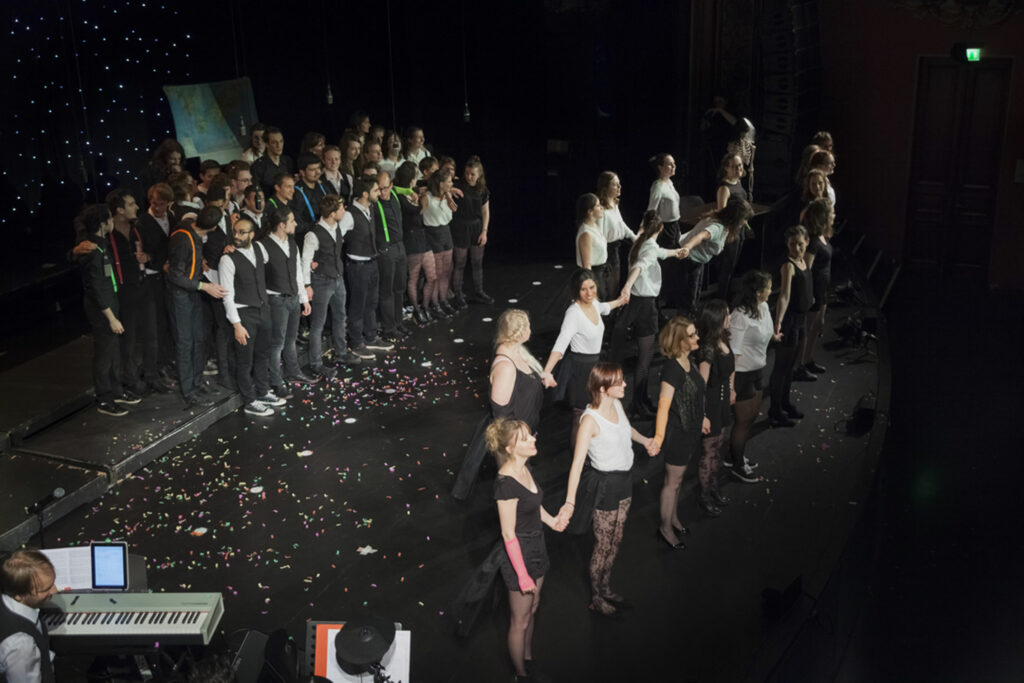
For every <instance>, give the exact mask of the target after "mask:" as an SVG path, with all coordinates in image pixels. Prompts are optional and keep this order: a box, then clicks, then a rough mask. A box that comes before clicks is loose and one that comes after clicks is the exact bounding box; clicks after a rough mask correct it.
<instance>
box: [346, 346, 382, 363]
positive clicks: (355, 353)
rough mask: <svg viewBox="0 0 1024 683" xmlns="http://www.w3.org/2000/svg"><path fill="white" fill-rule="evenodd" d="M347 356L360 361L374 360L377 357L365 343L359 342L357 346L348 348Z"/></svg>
mask: <svg viewBox="0 0 1024 683" xmlns="http://www.w3.org/2000/svg"><path fill="white" fill-rule="evenodd" d="M349 356H352V357H355V358H358V359H359V360H360V362H361V361H364V360H374V359H376V358H377V356H376V354H374V353H373V351H371V350H370V349H369V347H368V346H367V345H366V344H360V345H359V346H356V347H353V348H351V349H349Z"/></svg>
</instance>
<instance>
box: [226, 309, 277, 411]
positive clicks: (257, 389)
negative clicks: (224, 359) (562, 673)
mask: <svg viewBox="0 0 1024 683" xmlns="http://www.w3.org/2000/svg"><path fill="white" fill-rule="evenodd" d="M238 317H239V318H241V322H242V327H244V328H245V331H246V332H248V333H249V338H248V339H246V340H245V345H244V346H243V345H242V344H239V343H238V340H237V339H233V340H232V342H231V350H232V355H234V357H235V382H237V383H238V392H239V393H240V394H242V399H243V400H244V401H245V402H246V403H252V402H253V401H256V400H258V399H259V397H260V396H264V395H265V394H266V393H267V392H268V391H270V341H271V326H270V307H269V306H259V307H256V306H245V307H244V308H239V309H238ZM232 327H233V326H232Z"/></svg>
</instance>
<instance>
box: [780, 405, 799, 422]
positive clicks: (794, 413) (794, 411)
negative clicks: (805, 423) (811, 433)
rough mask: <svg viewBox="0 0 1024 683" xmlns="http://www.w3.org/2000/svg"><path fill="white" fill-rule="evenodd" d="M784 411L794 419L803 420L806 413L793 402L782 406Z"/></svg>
mask: <svg viewBox="0 0 1024 683" xmlns="http://www.w3.org/2000/svg"><path fill="white" fill-rule="evenodd" d="M782 412H784V413H785V414H786V415H787V416H788V417H789V418H790V419H792V420H802V419H804V414H803V413H801V412H800V409H799V408H797V407H796V406H795V405H793V404H792V403H789V404H786V405H784V406H782Z"/></svg>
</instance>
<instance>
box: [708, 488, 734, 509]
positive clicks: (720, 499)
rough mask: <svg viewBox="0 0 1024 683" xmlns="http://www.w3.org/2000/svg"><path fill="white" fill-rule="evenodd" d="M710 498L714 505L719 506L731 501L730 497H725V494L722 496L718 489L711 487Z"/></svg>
mask: <svg viewBox="0 0 1024 683" xmlns="http://www.w3.org/2000/svg"><path fill="white" fill-rule="evenodd" d="M711 500H713V501H714V502H715V504H716V505H719V506H721V507H725V506H726V505H728V504H729V503H731V502H732V499H731V498H726V497H725V496H723V495H722V493H721V492H720V491H719V490H718V489H711Z"/></svg>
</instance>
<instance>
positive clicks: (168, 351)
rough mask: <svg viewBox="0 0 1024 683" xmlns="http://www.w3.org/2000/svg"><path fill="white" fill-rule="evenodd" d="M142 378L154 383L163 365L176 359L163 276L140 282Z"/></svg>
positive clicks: (147, 278) (139, 323)
mask: <svg viewBox="0 0 1024 683" xmlns="http://www.w3.org/2000/svg"><path fill="white" fill-rule="evenodd" d="M136 332H137V335H138V347H139V351H140V357H141V365H142V367H141V372H142V379H143V380H144V381H145V382H146V383H152V382H153V381H154V380H155V379H156V378H157V376H158V375H157V372H158V371H159V369H160V368H161V367H162V366H165V365H168V364H169V363H170V361H171V358H173V357H174V352H173V349H174V343H173V335H172V333H171V326H170V324H169V318H168V313H167V292H166V290H165V287H164V276H163V275H146V276H144V277H143V278H142V282H141V283H139V314H138V324H137V325H136Z"/></svg>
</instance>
